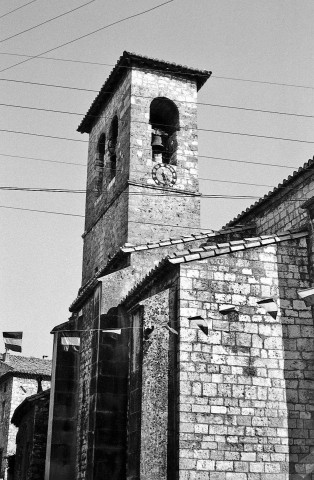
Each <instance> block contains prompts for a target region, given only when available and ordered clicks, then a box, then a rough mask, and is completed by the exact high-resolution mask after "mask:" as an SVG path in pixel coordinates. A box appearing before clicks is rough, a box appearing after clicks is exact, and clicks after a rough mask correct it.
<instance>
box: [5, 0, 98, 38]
mask: <svg viewBox="0 0 314 480" xmlns="http://www.w3.org/2000/svg"><path fill="white" fill-rule="evenodd" d="M95 1H96V0H90V1H89V2H86V3H83V4H82V5H80V6H79V7H76V8H72V10H68V11H67V12H64V13H61V14H60V15H57V16H56V17H53V18H49V19H48V20H45V21H44V22H41V23H37V25H34V26H33V27H30V28H27V29H26V30H23V31H21V32H18V33H15V34H14V35H10V36H9V37H6V38H2V39H0V43H3V42H6V41H7V40H11V39H12V38H15V37H18V36H20V35H22V34H23V33H26V32H30V31H31V30H34V29H35V28H38V27H41V26H42V25H46V24H47V23H50V22H52V21H53V20H57V19H58V18H61V17H64V16H65V15H68V14H69V13H72V12H75V11H76V10H80V8H83V7H86V6H87V5H89V4H90V3H93V2H95ZM31 3H32V2H31ZM0 18H1V17H0Z"/></svg>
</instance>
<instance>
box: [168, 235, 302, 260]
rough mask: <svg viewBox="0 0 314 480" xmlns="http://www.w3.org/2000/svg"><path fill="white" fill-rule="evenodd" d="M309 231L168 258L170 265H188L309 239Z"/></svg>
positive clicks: (182, 253) (249, 240) (200, 248)
mask: <svg viewBox="0 0 314 480" xmlns="http://www.w3.org/2000/svg"><path fill="white" fill-rule="evenodd" d="M307 235H308V232H307V231H305V230H304V231H301V232H296V233H292V232H290V231H288V232H283V233H279V234H277V235H262V236H260V237H254V238H245V239H243V240H234V241H231V242H224V243H218V244H216V245H209V246H204V247H199V248H192V249H190V250H186V251H185V252H180V253H179V254H174V255H173V256H171V257H168V261H169V262H170V263H187V262H192V261H194V260H204V259H206V258H209V257H217V256H219V255H224V254H226V253H233V252H239V251H240V250H248V249H250V248H256V247H263V246H266V245H271V244H274V243H280V242H284V241H286V240H296V239H298V238H304V237H307Z"/></svg>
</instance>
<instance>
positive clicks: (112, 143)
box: [108, 116, 118, 181]
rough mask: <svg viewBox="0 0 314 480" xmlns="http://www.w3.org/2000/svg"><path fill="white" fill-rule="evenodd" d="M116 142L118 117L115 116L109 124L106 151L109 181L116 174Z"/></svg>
mask: <svg viewBox="0 0 314 480" xmlns="http://www.w3.org/2000/svg"><path fill="white" fill-rule="evenodd" d="M117 142H118V117H117V116H115V117H114V118H113V120H112V122H111V127H110V134H109V141H108V150H109V155H110V164H109V170H110V181H111V180H112V179H113V178H114V177H115V176H116V173H117Z"/></svg>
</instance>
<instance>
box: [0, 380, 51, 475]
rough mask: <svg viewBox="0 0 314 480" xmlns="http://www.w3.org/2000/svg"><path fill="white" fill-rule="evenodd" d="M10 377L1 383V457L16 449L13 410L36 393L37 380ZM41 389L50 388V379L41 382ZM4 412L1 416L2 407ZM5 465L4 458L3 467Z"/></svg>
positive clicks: (12, 452)
mask: <svg viewBox="0 0 314 480" xmlns="http://www.w3.org/2000/svg"><path fill="white" fill-rule="evenodd" d="M25 377H26V376H25ZM25 377H13V376H12V377H11V378H8V380H6V381H5V382H4V383H2V384H1V402H2V404H1V412H0V415H1V417H0V418H1V423H0V450H3V457H6V456H10V455H14V454H15V450H16V434H17V428H16V427H15V426H14V425H13V424H12V423H11V418H12V415H13V413H14V410H15V409H16V408H17V407H18V406H19V405H20V404H21V403H22V402H23V400H25V398H26V397H28V396H30V395H33V394H35V393H37V390H38V382H37V380H36V379H35V378H25ZM41 385H42V388H43V390H46V389H48V388H50V381H48V380H44V381H42V382H41ZM3 406H4V414H3V416H2V408H3ZM6 467H7V462H6V460H4V463H3V465H2V472H3V469H4V468H6Z"/></svg>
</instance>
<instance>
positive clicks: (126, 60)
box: [77, 51, 211, 133]
mask: <svg viewBox="0 0 314 480" xmlns="http://www.w3.org/2000/svg"><path fill="white" fill-rule="evenodd" d="M130 67H137V68H140V69H141V70H145V68H146V69H147V68H149V69H154V70H160V71H164V72H169V73H174V74H176V75H180V76H182V77H185V78H191V77H192V78H193V79H194V80H195V81H196V83H197V88H198V90H199V89H200V88H201V87H202V86H203V85H204V83H205V82H206V80H207V79H208V78H209V77H210V76H211V72H209V71H207V70H196V69H193V68H189V67H187V66H186V65H178V64H176V63H169V62H166V61H164V60H157V59H156V58H149V57H145V56H142V55H137V54H135V53H130V52H126V51H124V52H123V54H122V56H121V57H120V58H119V60H118V62H117V63H116V65H115V67H114V68H113V70H112V72H111V74H110V75H109V77H108V79H107V80H106V82H105V83H104V85H103V86H102V88H101V90H100V92H99V94H98V95H97V97H96V98H95V100H94V101H93V103H92V105H91V107H90V109H89V110H88V112H87V114H86V115H85V117H84V118H83V120H82V122H81V123H80V125H79V127H78V129H77V131H78V132H81V133H89V132H90V131H91V129H92V126H93V124H94V122H95V117H97V115H99V113H100V109H101V108H103V106H104V105H105V103H106V102H107V101H108V100H109V98H110V97H111V95H112V93H113V91H114V90H115V89H116V86H117V84H118V83H119V81H120V80H121V79H122V78H123V77H124V75H125V74H126V72H127V70H128V69H129V68H130Z"/></svg>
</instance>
